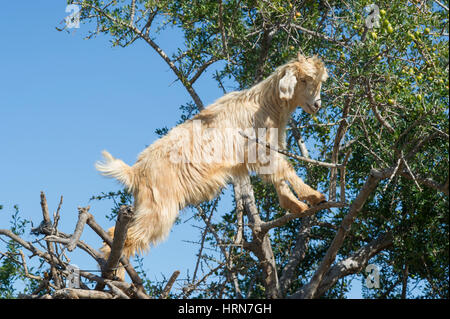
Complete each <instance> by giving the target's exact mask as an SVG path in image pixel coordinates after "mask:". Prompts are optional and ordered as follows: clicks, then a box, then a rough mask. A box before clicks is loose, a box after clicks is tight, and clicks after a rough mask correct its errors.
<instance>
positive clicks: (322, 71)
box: [278, 54, 328, 114]
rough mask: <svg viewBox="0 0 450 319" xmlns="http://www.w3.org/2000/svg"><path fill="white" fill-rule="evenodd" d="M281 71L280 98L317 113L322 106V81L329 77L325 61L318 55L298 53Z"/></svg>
mask: <svg viewBox="0 0 450 319" xmlns="http://www.w3.org/2000/svg"><path fill="white" fill-rule="evenodd" d="M280 71H281V72H282V73H281V74H280V80H279V83H278V89H279V96H280V99H282V100H285V101H287V102H289V105H291V106H295V107H297V106H299V105H300V106H301V107H302V108H303V110H304V111H305V112H307V113H309V114H314V113H316V112H317V111H318V110H319V109H320V107H321V101H320V90H321V88H322V82H324V81H325V80H326V79H327V78H328V73H327V69H326V68H325V65H324V64H323V62H322V61H321V60H320V59H319V58H318V57H316V56H313V57H311V58H306V57H304V56H303V55H301V54H298V57H297V59H296V60H294V61H292V62H290V63H288V64H287V65H286V66H285V68H283V69H282V70H280Z"/></svg>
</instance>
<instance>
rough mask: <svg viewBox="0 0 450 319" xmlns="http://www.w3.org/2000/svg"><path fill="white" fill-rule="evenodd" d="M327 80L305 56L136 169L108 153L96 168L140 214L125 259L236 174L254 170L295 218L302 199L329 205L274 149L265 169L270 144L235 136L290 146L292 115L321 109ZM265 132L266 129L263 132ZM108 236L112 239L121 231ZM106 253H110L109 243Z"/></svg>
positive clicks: (211, 110) (183, 127)
mask: <svg viewBox="0 0 450 319" xmlns="http://www.w3.org/2000/svg"><path fill="white" fill-rule="evenodd" d="M327 77H328V73H327V70H326V68H325V66H324V64H323V62H322V61H321V60H320V59H319V58H318V57H316V56H314V57H310V58H307V57H305V56H303V55H301V54H298V56H297V58H296V59H293V60H292V61H290V62H288V63H286V64H284V65H282V66H280V67H278V68H277V69H276V70H275V71H274V72H273V74H271V75H270V76H269V77H268V78H266V79H265V80H263V81H261V82H260V83H258V84H256V85H254V86H253V87H251V88H249V89H247V90H242V91H238V92H231V93H228V94H226V95H224V96H223V97H221V98H219V99H218V100H217V101H215V102H214V103H213V104H211V105H210V106H208V107H207V108H205V109H204V110H202V111H201V112H199V113H198V114H197V115H195V116H194V117H193V118H192V119H189V120H187V121H185V122H184V123H182V124H180V125H178V126H176V127H174V128H173V129H171V130H170V131H169V132H168V133H167V134H166V135H165V136H163V137H161V138H160V139H159V140H157V141H155V142H154V143H153V144H152V145H150V146H149V147H147V148H146V149H145V150H144V151H142V152H141V153H140V155H139V156H138V159H137V161H136V163H135V164H134V165H133V166H128V165H127V164H125V163H124V162H123V161H122V160H120V159H116V158H114V157H113V156H111V154H109V153H108V152H107V151H103V153H102V154H103V157H104V162H97V163H96V168H97V170H98V171H100V172H101V173H102V174H103V175H105V176H110V177H114V178H116V179H117V180H118V181H120V182H121V183H122V184H123V185H125V187H126V188H127V189H128V190H129V191H130V192H131V193H132V194H133V197H134V217H133V220H132V222H131V224H130V227H129V229H128V233H127V239H126V241H125V246H124V251H123V252H124V255H125V256H127V257H130V256H131V255H134V254H135V253H142V252H144V251H146V250H147V249H148V248H149V246H150V245H156V244H157V243H158V242H160V241H162V240H164V239H165V238H166V237H167V235H168V233H169V231H170V229H171V227H172V225H173V223H174V221H175V219H176V217H177V215H178V212H179V210H180V209H182V208H184V207H186V206H187V205H196V204H198V203H201V202H203V201H206V200H211V199H213V198H214V197H215V196H216V194H217V193H218V191H219V190H220V189H221V188H223V187H225V186H226V185H227V183H228V182H229V181H230V180H231V179H232V178H233V177H237V176H243V175H245V174H248V173H249V171H253V172H256V173H257V174H259V175H260V176H261V178H262V179H263V180H264V181H267V182H271V183H273V185H274V186H275V189H276V192H277V195H278V199H279V203H280V206H281V207H282V208H284V209H286V210H288V211H290V212H292V213H301V212H303V211H305V210H307V209H308V205H306V204H305V203H304V202H302V200H306V201H308V202H309V203H310V204H311V205H316V204H318V203H321V202H323V201H325V196H324V195H323V194H321V193H320V192H318V191H316V190H314V189H312V188H311V187H310V186H308V185H306V184H305V183H304V182H303V181H302V179H301V178H300V177H298V176H297V174H296V172H295V170H294V168H293V167H292V166H291V165H290V163H289V162H288V161H287V160H286V159H285V158H284V157H283V156H282V155H281V154H279V153H277V152H273V151H272V152H270V153H271V155H270V166H269V168H268V166H267V165H265V164H266V163H267V158H266V160H265V162H266V163H264V161H263V160H261V158H263V156H262V157H261V158H256V159H255V158H253V159H252V152H253V153H254V152H255V151H256V150H257V151H258V154H261V151H262V150H261V148H263V147H262V146H261V145H259V148H260V149H258V145H255V143H254V144H251V142H250V141H249V139H246V138H245V137H243V136H241V135H239V134H236V132H240V131H244V130H246V132H248V130H249V129H250V130H257V131H258V132H257V133H256V134H257V135H258V134H259V136H261V134H263V135H264V136H265V138H266V139H269V141H270V142H271V143H273V145H276V146H277V147H278V148H283V149H284V148H285V131H286V126H287V123H288V120H289V118H290V115H291V114H292V112H293V111H294V110H295V109H296V108H297V106H299V105H300V106H301V107H302V108H303V110H304V111H305V112H307V113H309V114H314V113H316V112H317V111H318V110H319V108H320V107H321V101H320V90H321V85H322V82H324V81H325V80H326V79H327ZM261 129H264V130H266V131H264V132H262V133H261V131H262V130H261ZM233 130H234V131H233ZM267 130H269V132H267ZM199 132H203V134H199ZM230 132H231V133H230ZM259 138H260V137H259ZM218 150H219V151H222V152H219V153H221V155H222V156H215V157H214V158H213V159H215V160H212V158H211V155H213V153H217V151H218ZM265 151H266V150H265ZM229 154H232V155H229ZM224 155H225V156H224ZM253 157H254V156H253ZM288 183H289V184H290V186H291V187H292V189H293V190H294V192H295V193H296V194H297V196H298V198H297V197H296V196H295V195H294V194H293V193H292V191H291V189H290V188H289V184H288ZM109 234H110V235H111V236H113V234H114V227H112V228H111V229H110V230H109ZM102 252H103V253H104V254H105V255H106V256H108V254H109V247H108V246H107V245H106V244H105V245H104V246H103V248H102ZM119 277H122V279H123V274H121V275H119Z"/></svg>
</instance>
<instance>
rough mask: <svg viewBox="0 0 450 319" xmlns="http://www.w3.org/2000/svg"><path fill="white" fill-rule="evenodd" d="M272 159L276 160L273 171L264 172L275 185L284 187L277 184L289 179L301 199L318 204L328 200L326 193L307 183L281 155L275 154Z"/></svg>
mask: <svg viewBox="0 0 450 319" xmlns="http://www.w3.org/2000/svg"><path fill="white" fill-rule="evenodd" d="M272 160H274V161H275V162H273V163H271V173H269V174H264V175H265V176H264V177H265V179H270V180H271V182H272V183H273V184H274V185H275V187H282V188H284V186H277V185H280V183H281V182H282V181H287V182H289V184H290V185H291V186H292V188H293V189H294V191H295V193H296V194H297V196H298V198H299V199H300V200H306V201H308V202H309V203H310V204H311V205H316V204H319V203H322V202H325V201H326V199H325V195H323V194H322V193H320V192H318V191H317V190H315V189H313V188H312V187H310V186H309V185H307V184H305V183H304V182H303V180H302V179H301V178H300V177H298V175H297V173H296V172H295V170H294V168H293V167H292V166H291V164H289V162H288V161H287V160H286V159H284V158H283V157H281V156H274V157H273V158H272ZM286 187H287V185H286ZM280 189H281V188H280ZM277 192H278V188H277ZM284 193H286V192H284ZM280 200H281V199H280Z"/></svg>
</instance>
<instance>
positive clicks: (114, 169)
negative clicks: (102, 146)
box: [95, 151, 134, 191]
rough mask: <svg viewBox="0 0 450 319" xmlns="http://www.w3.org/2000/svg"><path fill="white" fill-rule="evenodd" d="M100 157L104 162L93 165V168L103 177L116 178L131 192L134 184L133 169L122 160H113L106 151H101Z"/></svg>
mask: <svg viewBox="0 0 450 319" xmlns="http://www.w3.org/2000/svg"><path fill="white" fill-rule="evenodd" d="M102 155H103V157H104V161H103V162H97V163H95V168H96V169H97V170H98V171H99V172H101V174H102V175H104V176H109V177H114V178H116V179H117V180H118V181H119V182H121V183H122V184H124V185H125V187H127V188H128V190H130V191H131V190H132V189H133V184H134V174H133V169H132V168H131V167H130V166H129V165H127V164H125V163H124V162H123V161H122V160H120V159H116V158H114V157H113V156H112V155H111V154H109V153H108V152H107V151H103V152H102Z"/></svg>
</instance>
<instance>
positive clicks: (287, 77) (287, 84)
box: [278, 69, 297, 100]
mask: <svg viewBox="0 0 450 319" xmlns="http://www.w3.org/2000/svg"><path fill="white" fill-rule="evenodd" d="M296 85H297V77H296V76H295V73H294V71H293V70H292V69H287V70H286V73H285V74H284V76H283V77H282V78H281V80H280V83H279V85H278V88H279V93H280V99H282V100H290V99H292V97H293V96H294V90H295V86H296Z"/></svg>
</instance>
